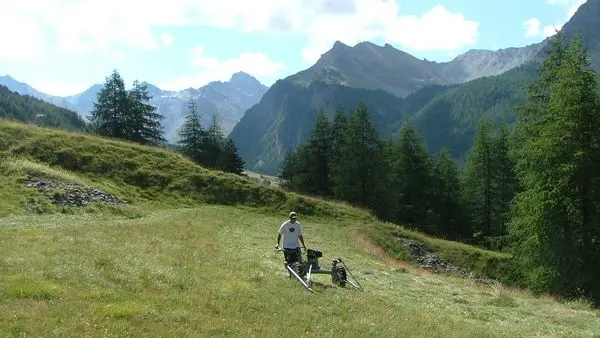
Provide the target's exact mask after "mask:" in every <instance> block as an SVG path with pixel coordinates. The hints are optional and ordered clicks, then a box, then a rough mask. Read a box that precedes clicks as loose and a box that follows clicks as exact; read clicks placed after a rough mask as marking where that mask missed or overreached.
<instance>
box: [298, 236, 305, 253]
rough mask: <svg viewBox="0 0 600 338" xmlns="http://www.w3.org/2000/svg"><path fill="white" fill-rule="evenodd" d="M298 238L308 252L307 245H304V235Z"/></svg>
mask: <svg viewBox="0 0 600 338" xmlns="http://www.w3.org/2000/svg"><path fill="white" fill-rule="evenodd" d="M298 238H300V243H302V246H303V247H304V250H306V244H304V235H299V236H298Z"/></svg>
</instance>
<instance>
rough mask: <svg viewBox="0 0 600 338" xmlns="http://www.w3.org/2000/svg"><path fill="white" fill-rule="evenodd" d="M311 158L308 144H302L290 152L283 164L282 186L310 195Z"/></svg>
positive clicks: (280, 176)
mask: <svg viewBox="0 0 600 338" xmlns="http://www.w3.org/2000/svg"><path fill="white" fill-rule="evenodd" d="M309 157H310V152H309V147H308V144H306V143H305V144H301V145H299V146H298V147H296V149H295V150H293V151H289V152H288V153H287V154H286V156H285V160H284V162H283V166H282V170H281V173H280V175H279V178H280V179H281V180H282V184H281V185H282V186H283V187H286V188H288V189H291V190H293V191H296V192H300V193H309V192H310V191H308V189H310V187H311V184H310V183H311V180H312V178H311V174H310V168H309V166H310V163H309V161H308V159H309Z"/></svg>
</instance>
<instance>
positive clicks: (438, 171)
mask: <svg viewBox="0 0 600 338" xmlns="http://www.w3.org/2000/svg"><path fill="white" fill-rule="evenodd" d="M462 196H463V195H462V186H461V182H460V179H459V172H458V170H457V168H456V165H455V164H454V161H453V160H452V155H451V154H450V151H449V150H447V149H443V150H442V151H440V152H439V153H438V155H437V157H436V158H435V162H434V164H433V177H432V190H431V201H432V209H433V211H434V212H435V215H436V216H437V224H436V232H437V234H439V235H445V236H448V237H449V238H453V239H459V238H464V237H466V236H468V235H470V228H469V221H468V219H467V215H466V210H465V208H464V201H463V198H462Z"/></svg>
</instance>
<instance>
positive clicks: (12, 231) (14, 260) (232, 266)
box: [0, 122, 600, 337]
mask: <svg viewBox="0 0 600 338" xmlns="http://www.w3.org/2000/svg"><path fill="white" fill-rule="evenodd" d="M8 133H10V134H11V135H24V134H27V136H23V137H20V141H10V142H8V141H7V140H9V139H8V138H6V137H2V138H0V140H2V141H0V142H4V143H5V144H7V143H10V149H9V150H8V151H7V152H8V153H10V154H11V155H12V156H15V155H19V156H24V155H31V154H33V153H34V152H32V153H27V152H26V151H25V149H38V148H39V147H41V146H40V145H38V146H36V147H32V146H31V144H37V143H36V141H34V140H38V141H39V143H44V142H42V141H41V139H44V140H45V141H46V142H53V141H52V140H53V138H52V137H49V136H51V135H60V136H61V137H56V138H55V139H60V140H62V147H63V148H60V149H69V148H70V147H75V148H76V147H78V146H81V147H83V148H85V147H84V145H85V144H84V145H82V143H84V142H83V141H95V142H94V143H95V144H97V145H98V146H99V147H103V149H104V150H106V149H111V152H116V153H118V152H119V151H125V150H127V149H129V148H131V149H137V150H139V151H138V152H133V151H132V152H131V153H130V154H129V157H128V158H129V159H130V160H131V161H136V160H139V161H140V162H139V164H140V165H142V164H145V162H144V163H142V160H141V159H140V158H143V159H144V161H146V160H147V161H148V163H152V162H153V161H152V158H153V154H154V156H159V155H160V156H163V157H167V158H169V159H171V160H174V159H175V158H177V161H178V163H176V164H173V165H172V166H171V167H170V166H166V165H165V164H160V163H158V161H157V162H154V163H156V165H157V168H160V165H162V166H163V169H162V170H163V171H162V173H163V174H167V173H168V172H167V171H165V170H166V169H164V168H176V169H173V170H178V171H177V172H178V173H180V174H181V175H186V176H185V177H190V176H193V175H194V173H197V174H198V175H204V176H214V177H218V178H212V179H211V183H212V184H213V185H218V184H224V185H229V184H231V183H232V182H234V181H235V184H236V185H233V186H234V187H237V186H241V187H244V190H243V191H244V193H250V194H253V195H252V196H255V197H256V198H255V199H254V200H253V201H255V202H253V203H250V204H254V205H258V206H259V207H258V208H256V207H251V206H248V205H238V206H235V207H234V206H231V205H207V204H202V203H198V202H199V201H201V200H209V201H213V202H214V201H216V202H219V201H218V200H216V199H214V198H212V197H211V196H209V195H208V194H209V193H211V192H213V191H220V190H218V189H216V188H213V189H212V190H209V189H204V190H203V191H204V193H203V194H192V195H190V193H189V191H188V190H177V189H176V187H175V186H173V185H165V187H163V188H160V190H158V188H157V190H156V191H154V192H152V189H149V190H148V189H141V188H139V187H138V188H136V187H135V186H132V185H130V184H127V183H125V180H119V179H114V178H115V177H118V176H116V175H115V176H114V177H113V179H109V178H107V177H103V176H101V175H99V174H98V173H94V172H93V171H91V170H88V171H86V170H81V169H80V168H79V169H78V168H73V171H66V170H64V169H61V168H56V167H54V168H50V167H48V166H46V165H45V164H38V163H35V162H32V161H31V160H22V159H20V160H10V161H9V162H4V163H3V164H2V165H1V166H0V171H1V174H2V175H0V180H2V182H0V183H1V184H2V190H0V202H1V203H0V217H1V218H0V313H2V314H3V315H2V316H0V336H19V335H21V334H22V333H28V335H31V336H63V335H65V333H68V334H70V335H78V336H81V335H86V336H145V335H152V336H177V337H182V336H241V335H242V336H251V335H256V336H279V335H281V334H284V333H287V334H289V335H291V336H301V335H312V336H322V335H333V334H335V335H342V336H381V337H384V336H385V337H389V336H413V337H418V336H422V337H454V336H455V337H469V336H471V337H486V336H506V337H515V336H546V337H559V336H560V337H563V336H578V337H593V336H594V334H600V315H599V313H598V312H597V311H593V310H590V309H589V307H588V306H586V305H585V304H580V303H568V304H561V303H558V302H556V301H554V300H552V299H550V298H546V297H541V298H535V297H532V296H530V295H528V294H527V293H524V292H521V291H516V290H509V289H493V288H490V287H487V286H481V285H477V284H474V283H473V282H471V281H468V280H464V279H460V278H455V277H451V276H439V275H432V274H429V273H426V272H423V271H421V270H419V269H416V268H414V267H413V266H412V265H410V264H407V263H403V262H400V261H398V260H396V259H394V258H393V257H392V256H390V255H389V254H387V253H386V252H385V251H384V250H383V249H381V247H380V246H379V245H375V244H374V242H373V241H371V240H370V236H371V235H373V234H374V230H373V229H375V228H377V229H379V230H383V231H381V232H376V233H377V234H379V236H380V237H376V236H375V237H376V238H375V239H376V240H377V241H378V242H385V240H381V238H387V239H389V237H387V236H386V235H385V234H386V233H389V232H390V231H392V228H390V226H389V225H385V224H381V223H377V222H374V221H373V220H372V218H370V217H369V216H368V215H366V214H364V213H363V212H362V211H359V210H354V209H350V208H347V207H344V206H343V205H339V204H329V203H325V202H315V201H312V200H306V201H304V202H303V203H302V204H303V205H305V207H304V208H305V209H306V210H309V211H310V210H313V211H314V212H313V215H312V216H307V215H306V214H302V213H301V215H302V219H301V221H302V222H303V223H304V225H305V232H306V237H307V241H308V244H309V246H310V247H313V248H317V249H319V250H322V251H323V253H324V257H323V259H322V260H321V263H322V265H325V266H326V265H327V263H328V261H329V259H331V258H332V257H338V256H340V257H342V258H344V259H345V260H346V261H347V262H348V264H349V266H350V268H352V272H353V273H354V274H355V275H357V277H358V278H359V280H360V281H361V283H362V284H363V285H364V286H365V288H366V292H364V293H360V292H356V291H353V290H344V289H339V288H332V287H330V286H331V283H330V280H329V279H328V278H327V277H326V276H323V275H318V276H315V280H317V281H319V282H321V283H320V284H317V285H316V289H317V290H318V291H319V294H316V295H309V294H308V293H306V292H305V291H303V289H302V288H300V287H299V286H298V285H297V284H296V283H294V282H293V281H291V280H288V279H287V278H286V277H285V273H284V271H283V267H282V264H281V262H282V257H281V255H280V254H277V253H276V252H275V251H273V250H272V248H273V242H274V241H275V230H276V228H277V226H278V225H279V224H280V222H281V221H282V220H283V218H285V213H286V212H287V211H288V210H289V209H287V208H288V207H289V206H290V203H292V204H293V203H297V201H298V200H299V197H297V196H295V195H293V194H286V193H282V192H277V191H276V190H262V189H263V188H262V187H259V186H257V185H255V184H252V183H251V182H249V181H243V180H240V179H238V178H236V177H233V176H228V175H219V174H216V173H213V172H205V171H203V170H202V169H200V168H197V167H195V166H193V165H190V166H189V167H188V166H187V164H186V161H185V160H183V159H181V158H179V157H177V156H176V157H172V156H175V155H172V154H169V153H163V152H159V151H156V152H155V153H153V152H152V151H148V150H147V148H137V147H136V146H130V145H123V144H118V143H105V142H100V141H99V140H98V139H88V138H83V139H78V140H79V141H80V142H78V143H77V144H72V143H70V142H69V140H68V139H69V138H70V137H73V138H77V137H78V136H75V135H72V134H63V133H59V132H54V131H42V130H38V129H35V130H34V129H24V128H22V127H21V126H20V125H16V124H5V123H4V122H0V134H4V135H5V136H6V135H7V134H8ZM17 139H18V137H15V136H13V138H12V140H17ZM26 144H29V145H30V146H25V145H26ZM87 146H90V144H87ZM113 146H114V148H111V147H113ZM28 147H32V148H28ZM121 148H122V149H121ZM0 149H3V148H0ZM17 149H19V150H20V151H17ZM57 149H59V148H57ZM70 149H73V148H70ZM119 149H121V150H119ZM96 154H97V156H94V159H95V160H97V161H100V160H101V159H102V158H104V157H105V156H117V155H116V154H112V155H110V152H107V151H103V152H97V153H96ZM137 156H140V158H138V157H137ZM116 158H117V157H115V159H116ZM57 163H58V162H57ZM115 165H116V163H115ZM146 165H148V164H145V165H144V167H145V166H146ZM182 166H185V169H186V171H183V170H180V169H179V168H181V167H182ZM148 168H150V167H149V166H148V167H146V169H145V170H149V169H148ZM114 170H115V171H116V169H114ZM188 171H189V172H188ZM109 172H110V171H109ZM27 173H35V174H38V175H39V174H41V173H45V175H46V176H53V177H55V178H60V179H66V180H71V181H76V182H77V181H79V182H81V183H85V184H92V185H95V186H97V187H100V188H102V189H105V190H107V191H109V192H113V193H115V194H118V195H119V196H121V197H126V198H129V199H132V200H134V204H133V205H132V206H128V207H118V208H117V207H114V208H109V207H95V208H91V209H87V211H71V210H62V209H60V208H57V207H55V206H52V205H49V204H47V203H46V202H45V201H44V200H42V199H40V198H39V195H36V194H35V193H33V192H31V191H28V190H25V189H24V188H21V187H20V185H19V184H18V182H17V180H18V179H19V178H22V177H24V176H26V175H27ZM179 179H181V180H183V179H185V178H184V177H179ZM223 182H225V183H223ZM223 187H225V186H223ZM181 189H183V188H181ZM238 189H241V188H238ZM255 189H257V190H256V191H259V192H260V193H256V192H254V191H255ZM148 191H150V192H148ZM159 191H160V192H161V194H163V197H162V198H161V199H159V200H156V199H155V197H156V196H157V195H158V192H159ZM240 194H241V193H240ZM269 194H275V196H278V197H279V198H282V196H283V198H285V199H286V200H285V201H278V203H277V207H263V206H261V203H263V204H262V205H264V206H266V205H267V203H268V202H269V199H268V198H266V197H263V196H269ZM261 198H262V199H261ZM263 199H264V202H261V203H258V202H256V201H257V200H259V201H263ZM33 201H35V202H33ZM241 201H242V202H240V204H241V203H248V202H247V201H245V200H241ZM290 201H292V202H290ZM294 201H296V202H294ZM27 202H29V203H30V204H34V205H36V206H37V208H33V209H32V208H30V209H29V210H38V211H39V212H41V214H35V213H34V212H32V211H25V209H24V208H23V206H24V204H25V203H27ZM315 203H316V204H319V205H320V207H308V206H306V205H309V204H310V205H312V204H315ZM2 216H4V217H2ZM366 229H368V231H366ZM393 229H394V230H395V231H398V228H397V227H393ZM386 231H388V232H386ZM400 231H402V230H400ZM403 234H404V235H407V236H409V237H412V238H414V239H420V240H422V241H424V242H426V243H427V245H429V246H431V247H437V248H438V249H439V250H440V251H441V252H442V253H447V255H448V256H452V254H451V253H452V252H459V251H461V252H465V253H469V252H470V253H472V254H473V255H477V253H482V255H484V256H485V255H488V256H495V255H497V254H494V253H489V252H483V251H480V250H475V249H473V248H470V247H468V246H463V245H459V244H456V243H451V242H445V241H441V240H436V239H432V238H428V237H425V236H422V235H419V234H415V233H411V232H408V231H403ZM388 244H389V242H388ZM388 249H392V250H393V247H391V246H390V248H388ZM457 256H458V255H457ZM480 261H487V260H480Z"/></svg>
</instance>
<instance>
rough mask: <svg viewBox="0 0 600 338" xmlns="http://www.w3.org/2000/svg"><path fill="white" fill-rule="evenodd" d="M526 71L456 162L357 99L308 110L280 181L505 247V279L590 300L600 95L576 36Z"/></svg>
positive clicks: (597, 236) (596, 245)
mask: <svg viewBox="0 0 600 338" xmlns="http://www.w3.org/2000/svg"><path fill="white" fill-rule="evenodd" d="M534 75H535V77H534V80H533V81H531V82H530V83H529V85H528V87H527V88H526V90H525V91H524V92H523V93H522V97H523V99H522V103H521V104H520V105H518V108H517V109H516V111H515V112H514V113H515V115H516V116H517V122H516V127H515V128H508V127H507V126H506V125H502V123H501V122H502V121H497V120H496V121H494V122H496V124H494V123H492V121H491V120H492V119H493V118H494V116H490V117H487V116H486V117H485V118H480V119H479V122H478V125H477V127H476V128H475V130H476V132H475V133H474V135H473V140H472V147H471V149H470V151H469V152H468V156H467V159H466V163H465V165H464V167H463V168H461V169H459V167H457V165H456V161H455V159H453V157H452V155H451V153H450V152H449V151H448V150H447V149H443V148H442V149H440V150H439V151H437V152H435V154H434V155H431V154H430V152H429V151H428V149H427V146H426V144H425V141H424V138H423V136H422V135H421V134H420V133H419V132H417V130H416V129H415V127H414V126H413V125H412V123H411V122H405V123H404V124H403V126H402V128H401V130H400V133H399V137H398V138H397V139H396V140H395V141H392V139H391V138H389V137H382V136H381V135H380V134H379V133H378V132H377V130H376V128H375V127H374V125H373V123H372V121H371V115H370V113H369V111H368V107H367V106H366V105H364V104H359V105H358V107H357V109H356V111H354V112H352V114H350V116H349V117H348V115H346V114H344V112H343V110H342V108H340V109H338V110H337V111H336V112H335V115H334V116H335V117H334V118H333V119H329V118H328V116H329V115H330V114H328V113H327V112H326V111H324V110H320V111H319V112H318V113H317V122H316V124H315V126H314V128H313V129H312V132H311V135H310V138H309V140H308V141H307V142H306V143H303V144H301V145H300V146H299V147H297V148H296V149H295V150H294V151H291V152H289V153H288V154H287V155H286V157H285V161H284V164H283V168H282V170H281V173H280V177H281V179H282V182H283V185H284V186H285V187H287V188H289V189H292V190H295V191H299V192H302V193H306V194H312V195H318V196H322V197H325V198H333V199H338V200H343V201H347V202H349V203H351V204H353V205H356V206H361V207H366V208H369V209H371V210H372V211H373V212H374V213H375V214H376V215H377V216H378V217H380V218H381V219H383V220H388V221H393V222H397V223H400V224H404V225H406V226H408V227H411V228H414V229H418V230H421V231H423V232H426V233H429V234H435V235H437V236H442V237H447V238H451V239H456V240H462V241H467V242H471V243H473V242H474V243H477V244H479V245H482V246H484V247H488V248H493V249H496V250H504V251H506V252H510V253H512V254H513V257H514V263H515V266H516V267H517V268H516V269H515V271H511V272H510V274H511V276H510V278H507V279H510V280H511V281H512V282H513V283H514V284H517V285H519V286H522V287H528V288H531V289H533V290H535V291H540V292H551V293H552V294H555V295H558V296H564V297H569V298H571V297H574V298H575V297H582V298H587V299H589V300H590V301H593V302H596V304H597V303H598V302H599V301H600V283H598V280H599V278H600V269H598V266H600V176H599V175H600V174H599V173H600V134H599V133H598V130H600V94H599V91H598V87H597V74H596V73H595V72H594V70H593V68H592V67H591V64H590V61H589V57H588V55H587V54H586V51H585V49H584V44H583V39H582V37H581V36H575V37H574V38H572V39H570V40H569V39H567V38H565V37H564V36H563V35H561V34H557V35H556V36H555V37H554V38H553V40H552V43H551V46H550V48H549V49H548V51H547V57H546V59H545V60H544V61H543V62H542V64H541V65H540V66H539V68H538V69H537V70H536V73H535V74H534ZM501 96H502V93H499V95H496V96H494V97H501ZM500 102H501V101H500ZM499 122H500V123H499ZM442 123H443V121H442ZM498 125H500V126H501V127H500V128H498V127H495V126H498Z"/></svg>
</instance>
